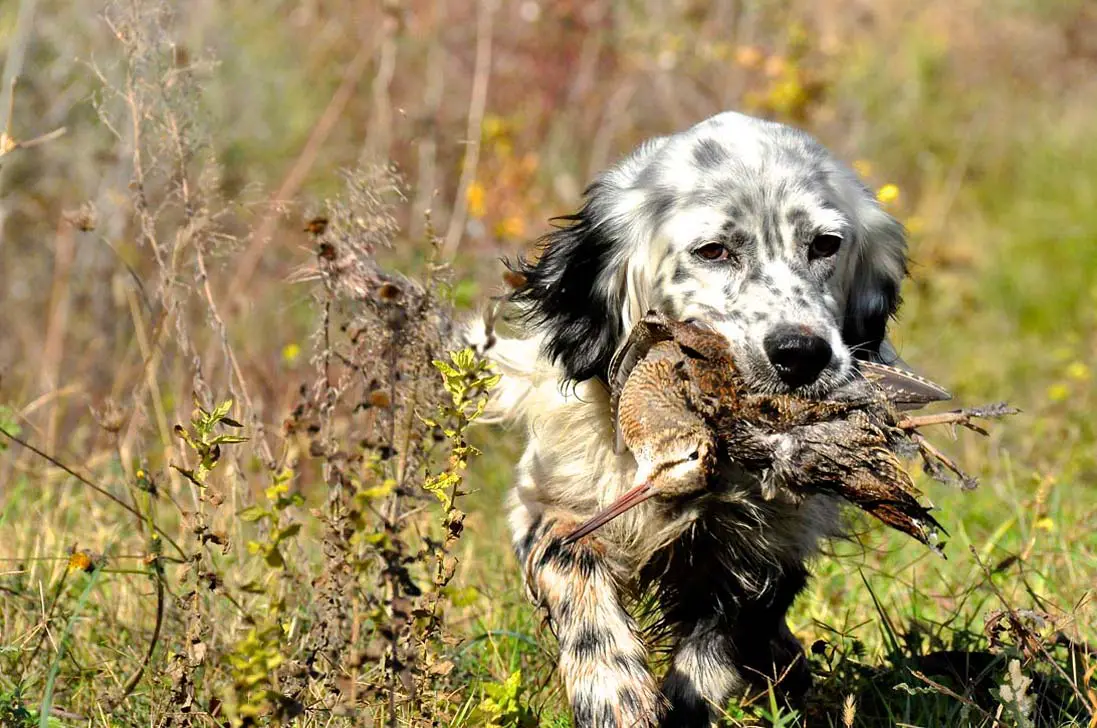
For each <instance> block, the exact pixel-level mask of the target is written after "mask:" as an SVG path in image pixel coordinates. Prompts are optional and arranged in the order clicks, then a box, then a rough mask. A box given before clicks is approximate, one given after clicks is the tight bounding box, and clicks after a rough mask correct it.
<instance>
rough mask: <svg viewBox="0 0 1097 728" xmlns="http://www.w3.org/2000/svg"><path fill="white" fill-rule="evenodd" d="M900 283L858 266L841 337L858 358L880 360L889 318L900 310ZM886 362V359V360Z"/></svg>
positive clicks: (847, 303) (847, 301) (847, 302)
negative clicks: (881, 346)
mask: <svg viewBox="0 0 1097 728" xmlns="http://www.w3.org/2000/svg"><path fill="white" fill-rule="evenodd" d="M900 303H901V298H900V296H899V283H898V282H897V281H895V280H894V279H892V278H891V277H889V276H887V275H881V274H880V273H878V272H875V271H872V270H865V269H864V267H862V268H861V269H859V270H858V271H857V273H856V274H855V275H854V277H853V289H852V290H851V291H850V292H849V298H848V299H847V300H846V312H845V322H844V324H843V326H842V339H843V340H844V341H845V343H846V346H848V347H850V348H851V349H852V350H853V355H854V356H855V357H856V358H858V359H867V360H869V361H879V360H880V345H881V344H882V343H883V341H884V337H885V336H887V326H888V320H889V319H891V318H892V317H894V316H895V312H896V311H897V310H898V309H899V304H900ZM885 363H886V362H885Z"/></svg>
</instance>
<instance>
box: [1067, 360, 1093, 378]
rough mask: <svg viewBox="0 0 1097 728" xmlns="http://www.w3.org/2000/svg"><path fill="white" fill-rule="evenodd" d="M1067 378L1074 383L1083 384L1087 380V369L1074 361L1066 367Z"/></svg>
mask: <svg viewBox="0 0 1097 728" xmlns="http://www.w3.org/2000/svg"><path fill="white" fill-rule="evenodd" d="M1067 376H1068V377H1070V378H1071V379H1073V380H1075V381H1078V382H1084V381H1086V380H1087V379H1089V367H1087V366H1086V365H1085V364H1083V363H1082V362H1080V361H1076V362H1074V363H1072V364H1071V365H1070V366H1068V367H1067Z"/></svg>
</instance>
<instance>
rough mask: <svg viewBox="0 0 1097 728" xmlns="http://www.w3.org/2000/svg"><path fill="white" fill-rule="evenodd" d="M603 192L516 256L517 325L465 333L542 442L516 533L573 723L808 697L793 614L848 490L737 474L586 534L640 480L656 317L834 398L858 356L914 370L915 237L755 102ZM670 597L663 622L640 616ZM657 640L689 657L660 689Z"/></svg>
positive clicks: (765, 383) (761, 377) (632, 169)
mask: <svg viewBox="0 0 1097 728" xmlns="http://www.w3.org/2000/svg"><path fill="white" fill-rule="evenodd" d="M583 197H584V200H583V204H582V206H581V208H580V209H579V211H578V212H576V213H574V214H571V215H568V216H566V217H564V218H558V220H559V221H560V224H559V226H558V227H557V228H556V229H555V230H554V231H552V232H550V233H548V234H547V235H545V236H544V237H543V238H542V239H541V240H540V244H541V245H540V247H541V254H540V256H539V257H537V258H536V260H533V261H529V260H525V259H522V258H519V259H518V260H517V261H515V262H512V263H508V266H509V267H510V268H511V271H512V273H513V276H512V277H513V279H515V280H518V281H520V283H519V284H518V285H517V287H516V288H515V290H513V291H512V292H511V293H510V294H509V295H508V296H506V297H505V298H504V300H503V301H502V302H501V308H500V310H499V313H500V314H501V316H500V318H499V321H502V322H503V324H509V325H510V326H511V328H512V330H511V331H510V332H504V331H502V330H501V329H499V330H497V323H498V322H497V321H496V320H495V319H494V318H493V317H489V316H485V317H484V321H482V322H476V323H475V324H469V325H468V326H467V327H466V328H465V329H464V338H463V341H464V342H465V343H466V344H467V345H469V346H472V347H473V348H474V349H475V350H477V351H478V352H480V353H481V354H482V355H483V356H485V357H487V358H488V359H489V360H490V361H491V362H492V363H493V364H494V366H495V367H496V369H497V370H498V372H499V373H500V374H501V375H502V377H501V380H500V383H499V385H498V387H497V388H496V390H494V391H493V393H492V397H491V402H490V404H489V407H488V410H487V412H486V413H485V417H484V421H487V422H496V423H513V424H517V425H520V426H523V427H524V428H525V430H526V433H527V444H526V447H525V450H524V453H523V454H522V456H521V458H520V461H519V463H518V466H517V472H516V483H515V485H514V487H513V489H512V491H511V493H510V495H509V502H508V509H509V524H510V528H511V531H512V534H513V546H514V550H515V554H516V556H517V558H518V561H519V563H520V564H521V565H522V568H523V574H524V582H525V585H526V588H527V590H528V592H529V595H530V597H531V599H532V600H533V601H534V603H535V604H537V605H539V606H540V607H541V608H543V610H544V612H545V615H546V618H547V623H548V625H549V626H550V628H551V629H552V631H553V633H554V634H555V635H556V638H557V641H558V645H559V672H560V675H561V678H562V681H563V683H564V686H565V688H566V693H567V697H568V700H569V702H570V706H571V710H572V713H573V717H574V725H576V726H581V727H583V728H608V727H611V726H612V727H618V726H633V727H634V726H640V727H649V726H651V727H654V726H660V725H661V726H708V725H711V724H713V723H714V722H715V721H716V720H717V719H718V717H719V715H720V714H721V709H722V708H723V707H724V705H725V704H726V701H728V700H729V699H730V698H732V697H735V696H737V695H741V694H742V693H744V692H745V691H747V690H750V689H755V688H759V687H764V686H766V685H775V686H776V688H777V690H778V691H779V692H780V693H781V694H782V695H784V696H785V697H786V698H787V699H789V700H790V701H792V702H795V701H796V700H798V699H799V698H801V697H802V696H803V695H804V694H805V693H806V691H807V690H808V689H809V688H810V683H811V677H810V672H809V671H808V669H807V665H806V660H805V658H804V654H803V649H802V647H801V645H800V643H799V642H798V641H797V640H796V638H795V637H794V636H793V634H792V633H791V631H790V630H789V628H788V626H787V624H786V620H785V615H786V612H787V610H788V609H789V607H790V605H791V604H792V602H793V600H794V599H795V597H796V596H797V594H798V593H799V592H800V591H801V590H802V589H803V588H804V586H805V584H806V582H807V579H808V576H809V574H808V570H807V569H808V565H809V562H810V560H811V559H812V558H813V557H814V556H815V555H816V554H817V553H818V550H819V546H820V544H821V542H822V541H824V540H825V539H827V538H830V537H833V536H836V535H838V534H839V533H840V532H841V522H840V513H839V504H838V502H837V501H836V500H835V499H834V498H832V497H829V496H825V495H816V496H811V497H809V498H807V499H806V500H805V501H803V502H802V503H800V504H798V505H793V504H790V503H785V502H781V501H779V500H766V499H764V498H763V497H762V496H761V493H760V486H759V483H758V480H757V478H754V477H751V476H750V475H749V474H746V473H742V472H733V471H728V472H726V473H721V482H722V483H724V485H725V487H724V488H723V489H721V490H720V491H719V492H716V493H713V494H711V496H709V497H706V498H701V499H696V498H695V499H691V500H689V501H688V502H683V503H678V504H669V505H667V504H663V505H659V504H653V505H651V506H650V508H648V509H647V510H645V509H644V508H642V507H641V508H636V509H633V510H632V511H629V512H628V513H626V514H625V515H623V516H622V517H621V518H619V519H616V520H615V521H614V522H613V523H611V524H609V525H607V526H606V527H605V528H603V529H602V530H600V531H598V532H596V533H595V534H592V535H591V536H589V537H587V538H584V539H582V540H581V541H578V542H576V543H565V542H564V539H565V536H566V535H567V534H568V533H569V532H570V531H571V530H573V529H574V528H575V526H576V525H577V524H579V523H581V522H582V521H584V520H585V519H586V518H589V517H590V516H591V515H592V514H594V513H596V512H597V511H599V510H601V509H602V508H604V507H606V506H607V505H608V504H610V503H611V502H613V501H614V500H615V499H616V498H617V497H618V496H620V495H621V494H622V493H624V492H625V491H627V490H628V489H629V488H630V487H632V486H633V485H634V481H635V479H636V477H637V476H636V462H635V460H634V459H633V457H632V455H631V454H630V453H628V452H627V451H625V452H623V453H620V454H618V453H617V452H615V448H614V439H615V438H614V431H613V428H612V422H611V416H610V406H609V393H608V390H607V385H606V376H607V367H608V366H609V363H610V361H611V359H612V358H613V356H614V354H615V352H616V351H617V350H618V348H619V347H620V346H621V344H622V342H623V341H624V340H625V337H626V336H627V335H628V332H629V331H630V330H631V328H632V326H633V325H634V324H635V323H636V322H637V321H638V320H639V319H640V318H641V317H642V316H643V315H644V313H645V312H647V311H649V310H656V311H659V312H661V313H664V314H666V315H667V316H670V317H672V318H674V319H678V320H685V321H699V322H702V323H704V324H706V325H707V326H709V327H711V328H713V329H715V330H716V331H717V332H719V333H720V334H722V335H723V336H724V338H726V339H727V341H728V342H729V344H730V346H731V348H732V352H733V354H734V358H735V361H736V363H737V365H738V366H739V367H740V369H741V372H742V375H743V376H744V377H745V378H746V380H747V381H748V382H749V384H750V386H751V388H753V389H756V390H757V391H758V392H762V393H782V392H796V393H800V394H803V395H805V396H810V397H822V396H825V395H826V394H827V393H828V392H830V391H832V390H833V389H835V388H836V387H838V386H840V385H842V384H843V383H846V382H848V381H849V380H850V379H851V378H852V377H854V376H856V367H855V363H854V360H855V359H862V360H871V361H877V362H881V363H885V364H890V365H892V366H899V367H904V368H905V367H906V365H905V363H904V362H902V361H901V360H900V359H899V357H898V355H897V353H896V351H895V349H894V347H893V346H892V345H891V343H890V342H889V340H888V337H887V329H888V326H889V322H890V321H891V320H892V319H893V317H894V316H895V314H896V311H897V309H898V307H899V304H900V285H901V282H902V281H903V279H904V278H905V277H906V275H907V252H906V251H907V246H906V238H905V231H904V229H903V226H902V225H901V224H900V223H899V222H898V221H897V220H896V219H895V218H894V217H892V216H891V215H889V214H888V213H887V212H886V211H885V210H884V209H883V208H882V207H881V206H880V204H879V203H878V202H877V200H876V198H875V196H874V195H873V193H872V191H871V190H870V189H869V188H867V187H866V186H865V185H864V184H863V183H862V182H861V181H860V180H859V179H858V177H857V176H856V175H855V174H854V172H853V171H851V170H850V169H849V168H848V167H847V166H845V165H843V164H842V163H841V162H840V161H838V160H837V159H836V158H834V157H833V156H832V155H831V154H830V153H829V152H828V151H827V150H826V149H825V148H824V147H823V146H822V145H821V144H820V143H819V142H817V141H816V140H815V139H814V138H812V137H811V136H809V135H808V134H807V133H805V132H803V131H800V130H798V129H795V128H792V127H790V126H786V125H783V124H780V123H777V122H772V121H767V120H762V119H758V118H754V117H751V116H747V115H743V114H740V113H736V112H724V113H720V114H718V115H716V116H713V117H711V118H709V119H707V120H704V121H702V122H700V123H698V124H696V125H695V126H693V127H691V128H689V129H686V130H685V131H681V132H679V133H675V134H671V135H668V136H663V137H658V138H654V139H651V140H649V141H647V142H645V143H643V144H642V145H640V146H639V147H638V148H637V149H636V150H635V151H633V152H632V153H631V154H629V155H628V156H627V157H625V158H624V159H622V160H621V161H619V162H618V163H616V164H615V165H614V166H612V167H611V168H609V169H608V170H606V171H605V172H603V173H602V174H600V175H599V176H598V177H597V178H596V179H595V180H594V181H593V182H592V183H591V184H590V185H589V187H588V188H587V189H586V190H585V192H584V195H583ZM645 506H647V504H645ZM651 509H662V510H660V511H658V513H659V515H660V517H659V518H657V519H656V518H653V513H655V512H656V511H653V510H651ZM645 595H654V597H653V599H646V600H644V597H645ZM642 600H644V601H642ZM652 602H654V604H655V606H656V608H657V617H655V618H654V619H653V620H649V621H653V624H651V625H648V626H647V627H642V625H641V622H640V620H639V619H638V617H640V616H643V615H642V614H634V612H646V611H647V610H646V609H644V610H638V609H637V607H638V606H643V605H644V604H648V603H652ZM652 642H660V643H665V644H667V645H669V664H668V666H667V669H666V673H665V676H664V677H663V678H662V680H661V682H659V683H657V681H656V680H655V678H654V676H653V673H652V671H651V670H650V669H649V666H648V656H649V655H648V653H649V644H650V643H652Z"/></svg>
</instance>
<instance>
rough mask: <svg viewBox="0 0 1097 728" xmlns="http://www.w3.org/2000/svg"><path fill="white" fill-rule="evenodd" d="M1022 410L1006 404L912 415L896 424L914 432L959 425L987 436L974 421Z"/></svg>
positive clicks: (1003, 415)
mask: <svg viewBox="0 0 1097 728" xmlns="http://www.w3.org/2000/svg"><path fill="white" fill-rule="evenodd" d="M1019 411H1020V410H1017V409H1014V408H1013V407H1007V406H1006V405H1005V404H997V405H991V406H990V407H973V408H970V409H960V410H953V411H952V412H938V413H936V414H931V415H910V416H907V417H903V418H902V419H901V420H899V422H898V423H896V425H895V426H896V427H898V428H899V429H900V430H906V431H907V432H913V431H914V430H917V429H920V428H922V427H931V426H933V425H959V426H960V427H966V428H967V429H969V430H973V431H975V432H978V433H979V434H980V435H986V434H987V431H986V430H984V429H983V428H982V427H979V426H978V425H976V424H975V423H974V422H973V421H972V420H974V419H976V418H990V417H1006V416H1008V415H1015V414H1017V413H1018V412H1019Z"/></svg>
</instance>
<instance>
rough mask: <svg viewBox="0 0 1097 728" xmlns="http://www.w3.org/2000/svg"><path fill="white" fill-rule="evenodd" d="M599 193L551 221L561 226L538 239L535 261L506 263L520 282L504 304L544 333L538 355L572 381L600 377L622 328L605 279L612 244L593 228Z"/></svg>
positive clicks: (591, 191) (614, 294)
mask: <svg viewBox="0 0 1097 728" xmlns="http://www.w3.org/2000/svg"><path fill="white" fill-rule="evenodd" d="M600 192H601V187H600V185H598V184H597V183H596V184H594V185H591V187H590V188H588V190H587V191H586V193H585V196H586V198H587V201H586V203H585V204H584V205H583V208H582V209H581V210H579V212H577V213H575V214H574V215H567V216H564V217H560V218H555V220H560V221H562V222H563V223H565V224H564V226H563V227H561V228H560V229H558V230H555V231H553V232H551V233H549V234H547V235H545V236H544V237H543V238H541V240H540V241H539V243H540V247H541V251H542V252H541V256H540V257H539V258H538V259H537V261H536V262H533V263H531V262H528V261H526V260H524V259H522V258H521V257H520V258H518V260H517V262H516V263H510V262H507V263H506V265H507V267H508V268H509V269H510V270H512V271H513V272H515V273H517V274H518V275H519V276H521V277H522V278H524V282H523V283H522V285H521V287H520V288H518V289H517V290H516V291H514V292H513V293H512V294H511V295H510V296H509V299H510V300H511V301H512V302H514V303H516V304H518V308H519V310H520V311H521V314H520V316H521V318H522V319H523V321H524V322H525V323H526V324H528V325H531V326H533V327H535V328H538V329H541V330H543V331H544V334H545V342H544V345H543V348H542V354H543V355H544V356H546V357H547V358H548V359H549V360H550V361H552V362H554V363H559V364H560V365H562V366H563V367H564V370H565V372H566V373H567V378H568V379H569V380H572V381H574V382H580V381H583V380H585V379H590V378H592V377H601V378H603V379H605V378H606V376H607V370H608V369H609V362H610V360H611V359H612V358H613V353H614V351H615V350H616V349H617V345H618V343H619V342H620V340H621V336H622V329H623V322H622V320H621V311H620V305H619V302H618V299H619V295H618V294H617V292H616V291H614V290H612V283H611V282H610V281H611V280H612V278H613V277H612V276H607V275H605V272H606V268H607V267H608V266H609V265H611V257H612V251H613V247H614V245H613V241H612V239H611V238H610V236H609V234H608V232H607V230H606V229H605V228H606V226H604V225H599V224H598V223H599V219H598V215H597V204H598V195H599V193H600Z"/></svg>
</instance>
